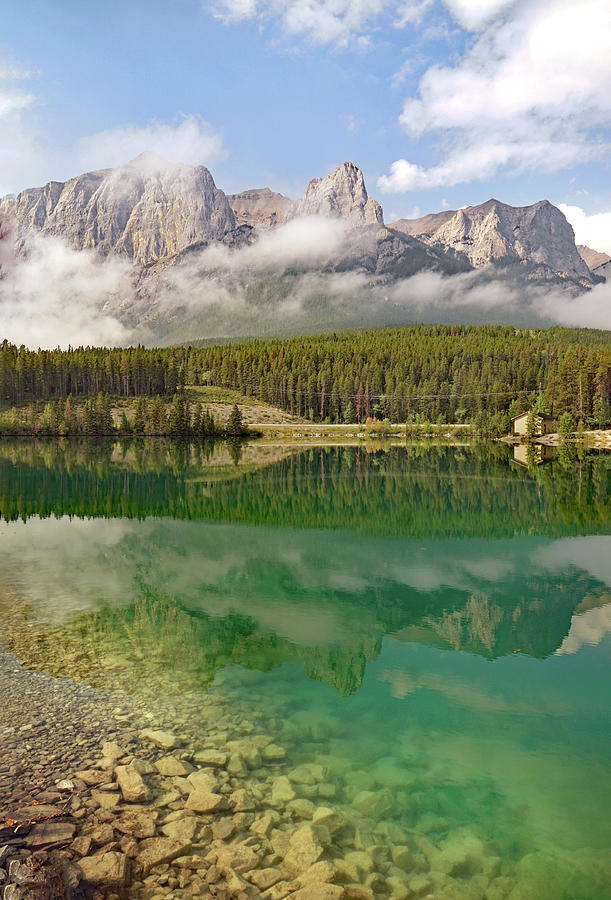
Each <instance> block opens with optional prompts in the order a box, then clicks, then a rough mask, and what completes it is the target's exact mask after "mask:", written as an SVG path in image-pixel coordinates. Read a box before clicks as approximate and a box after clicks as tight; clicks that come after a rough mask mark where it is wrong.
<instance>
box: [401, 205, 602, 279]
mask: <svg viewBox="0 0 611 900" xmlns="http://www.w3.org/2000/svg"><path fill="white" fill-rule="evenodd" d="M391 227H392V228H393V229H395V230H396V231H402V232H403V233H404V234H407V235H410V236H412V237H417V238H419V239H420V240H421V241H423V242H424V243H427V244H430V245H431V246H433V247H436V248H438V249H441V250H445V251H449V250H451V251H453V252H454V253H456V254H457V255H458V256H462V257H464V258H465V259H466V260H468V261H469V262H470V263H471V265H472V266H474V268H481V267H482V266H486V265H489V264H493V265H496V266H511V265H514V264H516V263H518V264H528V265H530V266H532V267H534V272H533V274H535V275H536V277H537V279H541V278H543V279H545V277H546V273H548V277H550V278H551V277H554V276H560V277H561V278H568V279H571V280H573V281H575V282H577V283H578V284H581V285H582V286H584V287H587V286H590V285H591V284H592V282H593V277H592V273H591V272H590V270H589V268H588V266H587V265H586V263H585V262H584V260H583V259H582V257H581V256H580V255H579V252H578V250H577V247H576V245H575V235H574V232H573V229H572V227H571V225H570V224H569V223H568V222H567V220H566V218H565V216H564V214H563V213H562V212H561V211H560V210H559V209H558V208H557V207H555V206H553V205H552V204H551V203H549V202H548V201H547V200H540V201H539V202H537V203H534V204H532V206H509V205H508V204H507V203H501V202H500V201H498V200H495V199H491V200H488V201H487V202H486V203H481V204H480V205H479V206H467V207H465V208H464V209H459V210H445V211H443V212H441V213H434V214H432V215H428V216H424V217H423V218H421V219H399V220H398V221H397V222H393V223H392V225H391Z"/></svg>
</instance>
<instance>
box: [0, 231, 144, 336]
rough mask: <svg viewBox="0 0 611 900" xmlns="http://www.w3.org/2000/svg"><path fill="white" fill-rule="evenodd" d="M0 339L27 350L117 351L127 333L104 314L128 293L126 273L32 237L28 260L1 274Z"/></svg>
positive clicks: (120, 264) (124, 267) (125, 267)
mask: <svg viewBox="0 0 611 900" xmlns="http://www.w3.org/2000/svg"><path fill="white" fill-rule="evenodd" d="M3 275H4V277H3V278H2V280H0V339H5V338H6V339H7V340H9V341H12V342H13V343H15V344H18V345H19V344H22V343H23V344H25V345H26V346H28V347H32V348H36V347H47V348H49V347H57V346H63V347H66V346H67V345H68V344H69V343H70V344H73V345H79V344H98V345H99V344H106V345H116V344H118V343H123V342H125V341H126V340H128V339H129V333H128V331H127V330H126V329H125V328H124V327H123V325H121V323H120V322H119V321H118V319H117V318H116V316H115V315H113V314H112V312H110V311H109V310H108V309H105V306H107V305H108V304H109V303H113V302H116V303H118V302H119V301H120V299H121V298H124V297H129V296H130V295H131V293H132V283H131V267H130V265H129V264H128V263H126V262H125V261H124V260H120V259H113V260H107V261H103V260H100V259H99V258H98V257H96V256H95V254H94V253H93V252H92V251H88V250H72V249H71V248H70V247H69V246H68V245H67V244H66V243H65V242H64V241H63V240H62V239H61V238H58V237H46V236H45V237H43V236H42V235H40V234H38V235H33V236H32V237H31V239H30V240H29V243H28V247H27V255H26V256H25V257H24V258H23V259H19V260H17V261H16V262H14V263H13V264H11V265H8V266H7V267H5V268H4V270H3Z"/></svg>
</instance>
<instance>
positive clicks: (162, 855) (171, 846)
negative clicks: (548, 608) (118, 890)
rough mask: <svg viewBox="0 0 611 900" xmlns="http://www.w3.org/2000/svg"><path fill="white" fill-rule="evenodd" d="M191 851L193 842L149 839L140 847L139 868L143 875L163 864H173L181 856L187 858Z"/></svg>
mask: <svg viewBox="0 0 611 900" xmlns="http://www.w3.org/2000/svg"><path fill="white" fill-rule="evenodd" d="M190 851H191V841H184V840H176V839H174V838H168V837H164V838H147V839H146V840H144V841H142V842H141V843H140V846H139V853H138V858H137V862H138V867H139V869H140V871H141V872H142V874H143V875H148V873H149V872H150V870H151V869H152V868H154V867H155V866H159V865H161V864H162V863H167V862H171V861H172V860H173V859H177V858H178V857H179V856H186V855H187V854H188V853H190Z"/></svg>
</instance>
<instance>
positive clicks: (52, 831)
mask: <svg viewBox="0 0 611 900" xmlns="http://www.w3.org/2000/svg"><path fill="white" fill-rule="evenodd" d="M74 831H75V826H74V825H72V824H71V823H70V822H53V821H51V822H41V823H40V825H35V826H34V828H32V830H31V831H30V833H29V834H28V836H27V838H26V844H27V846H28V847H30V848H31V849H32V850H42V849H44V848H45V847H53V846H59V845H62V844H68V843H70V841H71V840H72V838H73V837H74Z"/></svg>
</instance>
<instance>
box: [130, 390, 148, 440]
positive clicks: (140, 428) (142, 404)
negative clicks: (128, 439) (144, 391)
mask: <svg viewBox="0 0 611 900" xmlns="http://www.w3.org/2000/svg"><path fill="white" fill-rule="evenodd" d="M146 418H147V417H146V401H145V399H144V397H138V399H137V400H136V409H135V412H134V421H133V423H132V429H133V432H134V434H144V433H145V432H146Z"/></svg>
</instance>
